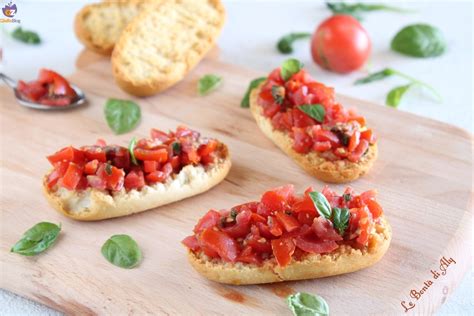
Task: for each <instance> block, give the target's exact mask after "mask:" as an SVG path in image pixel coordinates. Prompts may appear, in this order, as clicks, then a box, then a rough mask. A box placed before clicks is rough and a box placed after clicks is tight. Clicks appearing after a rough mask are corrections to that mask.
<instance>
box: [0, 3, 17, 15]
mask: <svg viewBox="0 0 474 316" xmlns="http://www.w3.org/2000/svg"><path fill="white" fill-rule="evenodd" d="M16 11H17V9H16V4H13V3H12V2H10V3H8V4H6V5H5V6H4V7H3V8H2V12H3V15H4V16H6V17H7V18H12V17H14V16H15V14H16Z"/></svg>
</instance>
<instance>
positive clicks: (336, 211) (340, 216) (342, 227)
mask: <svg viewBox="0 0 474 316" xmlns="http://www.w3.org/2000/svg"><path fill="white" fill-rule="evenodd" d="M332 223H333V224H334V227H335V228H336V229H337V230H338V231H339V235H341V236H342V235H344V232H345V231H346V228H347V226H348V225H349V210H348V209H347V208H346V207H343V208H339V207H334V208H333V209H332Z"/></svg>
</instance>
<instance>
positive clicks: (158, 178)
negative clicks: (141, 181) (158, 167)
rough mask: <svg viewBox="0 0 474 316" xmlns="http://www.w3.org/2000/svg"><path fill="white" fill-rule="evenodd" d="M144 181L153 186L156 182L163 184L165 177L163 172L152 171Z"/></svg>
mask: <svg viewBox="0 0 474 316" xmlns="http://www.w3.org/2000/svg"><path fill="white" fill-rule="evenodd" d="M145 177H146V180H147V181H148V182H149V183H151V184H153V183H157V182H164V181H165V180H166V175H165V173H164V172H163V171H153V172H151V173H149V174H147V175H146V176H145Z"/></svg>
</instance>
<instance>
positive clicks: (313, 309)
mask: <svg viewBox="0 0 474 316" xmlns="http://www.w3.org/2000/svg"><path fill="white" fill-rule="evenodd" d="M286 301H287V302H288V306H289V308H290V310H291V312H292V313H293V315H294V316H327V315H329V306H328V303H326V301H325V300H324V298H322V297H321V296H319V295H312V294H308V293H303V292H298V293H295V294H293V295H290V296H288V298H287V299H286Z"/></svg>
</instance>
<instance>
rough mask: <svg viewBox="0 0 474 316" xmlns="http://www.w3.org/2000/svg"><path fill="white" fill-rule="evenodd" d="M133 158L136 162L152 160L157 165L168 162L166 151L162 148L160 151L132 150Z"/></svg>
mask: <svg viewBox="0 0 474 316" xmlns="http://www.w3.org/2000/svg"><path fill="white" fill-rule="evenodd" d="M133 153H134V154H135V158H136V159H138V160H153V161H157V162H159V163H163V162H166V161H167V160H168V151H167V150H166V149H164V148H160V149H143V148H135V149H134V150H133Z"/></svg>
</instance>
